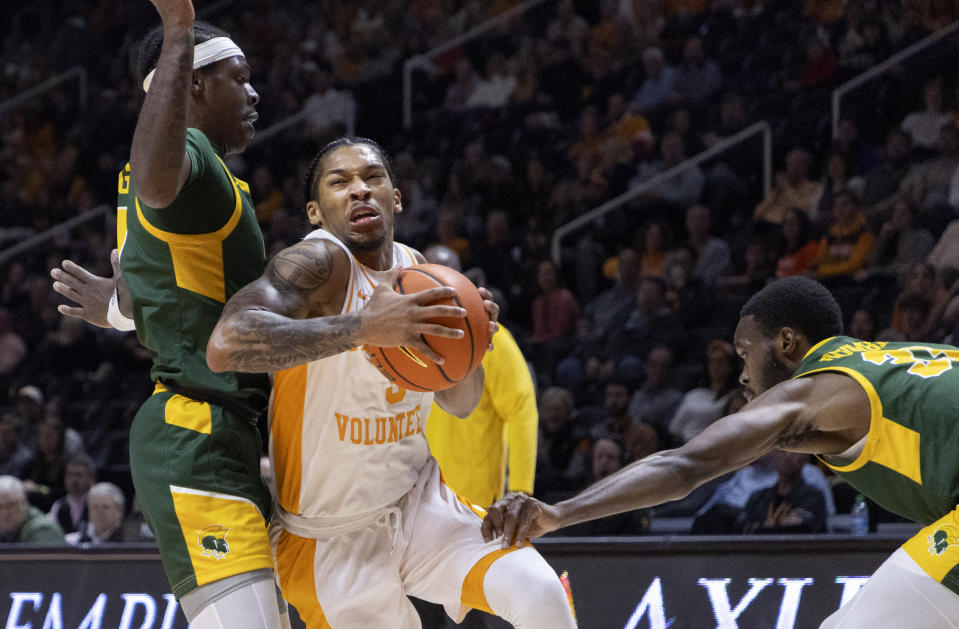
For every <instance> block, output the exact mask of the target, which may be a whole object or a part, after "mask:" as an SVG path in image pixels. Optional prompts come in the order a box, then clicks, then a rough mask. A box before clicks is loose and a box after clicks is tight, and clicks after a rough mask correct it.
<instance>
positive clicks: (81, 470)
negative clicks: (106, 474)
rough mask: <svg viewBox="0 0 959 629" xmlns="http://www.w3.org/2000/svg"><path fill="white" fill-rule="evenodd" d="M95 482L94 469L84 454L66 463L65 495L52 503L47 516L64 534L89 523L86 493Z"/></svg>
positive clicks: (64, 477)
mask: <svg viewBox="0 0 959 629" xmlns="http://www.w3.org/2000/svg"><path fill="white" fill-rule="evenodd" d="M95 481H96V469H95V466H94V464H93V459H91V458H90V457H89V456H87V455H86V454H78V455H77V456H75V457H73V458H72V459H70V462H69V463H67V467H66V471H65V472H64V475H63V484H64V486H65V487H66V490H67V493H66V495H64V496H63V497H61V498H58V499H57V500H56V501H54V503H53V506H52V507H50V512H49V513H48V515H49V516H50V518H51V519H52V520H53V521H54V522H56V523H57V524H59V525H60V528H61V529H63V532H64V533H73V532H74V531H78V530H80V529H81V528H82V527H83V526H84V525H85V524H86V523H87V522H89V521H90V514H89V509H88V505H87V493H88V492H89V491H90V488H91V487H92V486H93V483H94V482H95Z"/></svg>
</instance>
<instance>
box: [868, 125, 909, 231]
mask: <svg viewBox="0 0 959 629" xmlns="http://www.w3.org/2000/svg"><path fill="white" fill-rule="evenodd" d="M911 142H912V141H911V140H910V138H909V134H908V133H906V132H905V131H903V130H902V129H893V130H892V131H890V132H889V135H888V136H887V137H886V146H885V148H884V149H883V152H882V159H881V160H880V161H879V165H878V166H876V167H875V168H873V169H872V170H870V171H869V172H867V173H866V175H865V177H864V178H863V186H862V202H863V204H864V205H865V206H866V207H867V212H868V220H869V223H870V224H871V225H878V224H880V223H881V222H882V221H883V220H884V219H885V218H886V216H887V211H888V209H889V207H890V205H891V204H892V203H894V202H895V200H896V197H897V194H896V193H897V192H899V186H900V184H901V183H902V180H903V179H904V178H905V177H906V175H907V174H908V173H909V169H910V168H911V167H912V162H911V160H910V158H909V153H910V151H911V147H912V144H911Z"/></svg>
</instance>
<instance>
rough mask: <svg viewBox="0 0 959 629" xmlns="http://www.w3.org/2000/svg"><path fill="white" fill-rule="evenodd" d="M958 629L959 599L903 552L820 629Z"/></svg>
mask: <svg viewBox="0 0 959 629" xmlns="http://www.w3.org/2000/svg"><path fill="white" fill-rule="evenodd" d="M860 627H869V628H870V629H905V628H908V629H954V628H959V595H957V594H956V593H954V592H953V591H951V590H950V589H948V588H946V587H945V586H944V585H942V584H941V583H938V582H937V581H935V580H934V579H933V578H932V577H930V576H929V575H928V574H926V572H925V571H924V570H923V569H922V568H921V567H920V566H919V564H918V563H916V561H915V560H914V559H912V558H911V557H910V556H909V555H908V554H907V553H906V551H905V550H903V549H902V548H900V549H898V550H896V552H894V553H893V554H892V556H890V557H889V559H887V560H886V561H884V562H883V564H882V565H881V566H879V569H878V570H876V572H875V574H873V575H872V577H870V578H869V581H868V582H866V584H865V585H864V586H863V587H862V589H861V590H859V592H858V593H857V594H856V595H855V596H854V597H853V598H852V599H851V600H850V601H849V602H848V603H846V604H845V605H843V606H842V607H841V608H840V609H839V610H838V611H837V612H836V613H834V614H832V615H831V616H829V618H827V619H826V620H825V621H824V622H823V623H822V625H820V629H856V628H860Z"/></svg>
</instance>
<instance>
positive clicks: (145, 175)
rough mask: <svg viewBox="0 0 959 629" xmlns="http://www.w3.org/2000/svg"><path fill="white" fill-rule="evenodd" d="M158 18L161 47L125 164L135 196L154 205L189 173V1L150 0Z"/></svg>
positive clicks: (167, 198) (173, 193)
mask: <svg viewBox="0 0 959 629" xmlns="http://www.w3.org/2000/svg"><path fill="white" fill-rule="evenodd" d="M151 1H152V2H153V4H154V6H156V9H157V12H159V14H160V18H161V19H162V20H163V47H162V48H161V49H160V58H159V60H158V61H157V67H156V72H155V73H154V75H153V80H152V82H151V83H150V91H149V92H147V95H146V97H145V98H144V99H143V106H142V107H141V108H140V117H139V118H138V119H137V126H136V130H134V132H133V146H132V147H131V149H130V168H131V170H132V171H133V177H134V179H135V182H136V187H137V196H138V197H139V198H141V199H143V201H145V202H146V203H147V205H149V206H150V207H153V208H164V207H167V206H168V205H170V204H171V203H173V201H174V200H175V199H176V197H177V195H178V194H179V193H180V190H181V189H182V188H183V186H184V184H185V183H186V181H187V179H188V178H189V176H190V158H189V156H188V155H187V152H186V119H187V103H188V99H189V94H190V84H191V80H192V77H193V19H194V12H193V3H192V2H191V0H151Z"/></svg>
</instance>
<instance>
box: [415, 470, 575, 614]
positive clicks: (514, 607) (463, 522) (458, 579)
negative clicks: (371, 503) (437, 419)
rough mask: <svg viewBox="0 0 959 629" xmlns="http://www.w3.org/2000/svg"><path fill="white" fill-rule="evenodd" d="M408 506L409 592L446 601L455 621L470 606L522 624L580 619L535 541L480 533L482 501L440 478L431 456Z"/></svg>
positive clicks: (444, 604)
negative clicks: (518, 544)
mask: <svg viewBox="0 0 959 629" xmlns="http://www.w3.org/2000/svg"><path fill="white" fill-rule="evenodd" d="M411 496H412V497H411V500H410V504H409V505H408V506H407V509H405V511H404V525H405V526H404V528H405V531H404V533H405V534H406V537H407V539H409V546H408V547H407V549H406V552H405V554H404V558H403V566H402V568H401V574H402V575H403V581H404V583H405V584H406V587H407V590H408V592H409V594H411V595H413V596H416V597H419V598H422V599H424V600H428V601H432V602H436V603H441V604H442V605H443V606H444V607H445V608H446V611H447V614H449V615H450V617H451V618H453V619H454V620H456V621H459V620H461V619H462V617H463V615H465V613H466V611H467V610H468V609H469V608H474V609H480V610H483V611H486V612H490V613H493V614H495V615H497V616H500V617H501V618H503V619H504V620H506V621H507V622H509V623H511V624H513V625H514V626H515V627H520V628H522V629H557V628H558V629H562V628H572V627H575V626H576V625H575V622H574V621H573V617H572V613H571V612H570V608H569V603H568V601H567V599H566V593H565V590H564V589H563V586H562V584H561V583H560V581H559V577H558V576H557V575H556V572H555V571H554V570H553V569H552V568H551V567H550V566H549V564H547V563H546V560H545V559H543V557H542V556H541V555H540V554H539V553H538V552H536V550H535V549H533V548H532V547H526V548H522V549H512V550H505V551H504V550H502V549H500V547H499V543H498V542H496V541H494V542H489V543H486V542H484V541H483V537H482V535H481V533H480V523H481V522H482V518H481V517H480V515H479V512H481V511H482V510H479V509H478V508H476V507H474V506H473V505H470V504H469V503H467V502H466V501H463V500H461V499H460V498H458V497H457V496H456V495H455V493H454V492H453V491H451V490H450V489H449V488H448V487H446V485H444V484H443V483H442V482H441V480H440V475H439V469H438V468H436V466H435V462H432V461H431V464H430V466H428V469H427V470H425V471H424V474H423V475H422V476H421V479H420V483H418V485H417V490H416V491H415V492H411Z"/></svg>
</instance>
